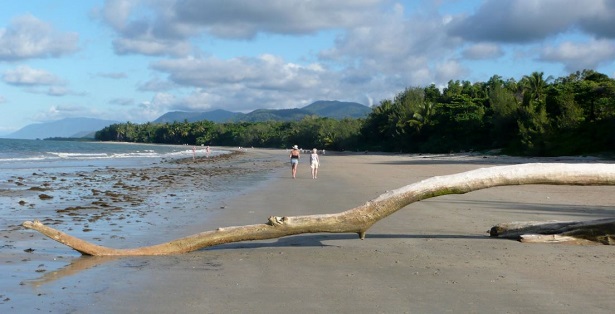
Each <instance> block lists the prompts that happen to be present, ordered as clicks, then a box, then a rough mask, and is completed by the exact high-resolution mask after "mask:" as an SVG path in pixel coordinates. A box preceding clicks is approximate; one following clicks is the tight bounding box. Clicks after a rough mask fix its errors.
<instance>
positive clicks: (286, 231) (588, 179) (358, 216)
mask: <svg viewBox="0 0 615 314" xmlns="http://www.w3.org/2000/svg"><path fill="white" fill-rule="evenodd" d="M522 184H554V185H615V166H614V165H612V164H562V163H552V164H543V163H532V164H522V165H512V166H498V167H490V168H482V169H477V170H472V171H468V172H464V173H459V174H453V175H446V176H438V177H433V178H430V179H426V180H423V181H420V182H417V183H413V184H410V185H407V186H404V187H402V188H399V189H396V190H392V191H388V192H386V193H384V194H382V195H380V196H379V197H377V198H375V199H373V200H371V201H368V202H367V203H365V204H363V205H361V206H358V207H355V208H353V209H350V210H347V211H344V212H341V213H337V214H324V215H308V216H293V217H273V216H272V217H269V220H268V222H267V223H264V224H256V225H246V226H235V227H226V228H218V229H216V230H212V231H206V232H202V233H198V234H194V235H191V236H187V237H185V238H180V239H177V240H173V241H170V242H166V243H162V244H158V245H153V246H146V247H138V248H132V249H114V248H108V247H103V246H98V245H95V244H92V243H89V242H87V241H84V240H81V239H78V238H75V237H73V236H70V235H68V234H66V233H63V232H61V231H58V230H56V229H53V228H50V227H47V226H45V225H43V224H42V223H40V222H37V221H35V222H29V221H26V222H24V223H23V226H24V227H26V228H30V229H34V230H37V231H39V232H41V233H43V234H45V235H47V236H48V237H50V238H52V239H54V240H56V241H58V242H60V243H63V244H65V245H67V246H69V247H71V248H73V249H75V250H77V251H79V252H81V253H82V254H87V255H166V254H178V253H185V252H191V251H194V250H198V249H201V248H204V247H210V246H215V245H219V244H224V243H232V242H240V241H248V240H263V239H272V238H280V237H283V236H289V235H295V234H302V233H321V232H327V233H357V234H359V237H360V238H361V239H363V238H365V233H366V232H367V230H368V229H369V228H370V227H371V226H372V225H373V224H374V223H376V222H378V221H379V220H381V219H383V218H385V217H387V216H389V215H391V214H393V213H395V212H396V211H398V210H399V209H401V208H404V207H405V206H407V205H409V204H411V203H414V202H417V201H420V200H424V199H428V198H431V197H436V196H440V195H447V194H464V193H468V192H471V191H476V190H481V189H486V188H490V187H496V186H506V185H522Z"/></svg>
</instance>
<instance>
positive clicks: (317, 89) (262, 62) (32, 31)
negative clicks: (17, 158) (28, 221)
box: [0, 0, 615, 135]
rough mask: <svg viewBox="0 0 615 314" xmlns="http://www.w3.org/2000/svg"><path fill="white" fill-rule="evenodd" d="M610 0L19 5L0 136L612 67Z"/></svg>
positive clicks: (1, 89) (142, 0)
mask: <svg viewBox="0 0 615 314" xmlns="http://www.w3.org/2000/svg"><path fill="white" fill-rule="evenodd" d="M614 60H615V1H611V0H587V1H578V0H507V1H501V0H482V1H481V0H468V1H466V0H432V1H427V0H424V1H420V0H417V1H410V0H407V1H390V0H353V1H338V0H311V1H310V0H288V1H277V0H260V1H248V0H243V1H238V0H208V1H203V0H109V1H87V0H84V1H68V0H56V1H43V0H29V1H9V2H6V3H4V4H3V5H2V10H0V110H1V112H2V114H1V115H0V135H3V134H8V133H10V132H13V131H16V130H18V129H20V128H22V127H24V126H26V125H28V124H32V123H37V122H46V121H53V120H58V119H62V118H67V117H93V118H101V119H109V120H117V121H122V122H125V121H130V122H133V123H143V122H147V121H152V120H154V119H156V118H158V117H159V116H161V115H162V114H164V113H166V112H168V111H176V110H181V111H210V110H214V109H225V110H229V111H241V112H248V111H251V110H254V109H259V108H274V109H281V108H299V107H303V106H306V105H308V104H310V103H312V102H314V101H316V100H341V101H356V102H359V103H362V104H365V105H375V104H378V103H379V102H380V101H381V100H383V99H391V98H393V97H394V96H395V95H396V94H397V93H399V92H401V91H403V90H404V89H405V88H407V87H414V86H427V85H429V84H432V83H433V84H436V85H437V86H439V87H442V86H446V84H447V82H448V81H449V80H468V81H471V82H476V81H486V80H488V79H489V78H490V77H491V76H493V75H499V76H502V77H504V78H505V79H508V78H514V79H516V80H519V79H520V78H521V77H522V76H523V75H529V74H531V73H532V72H534V71H539V72H544V74H545V77H547V76H553V77H560V76H565V75H568V74H570V73H572V72H574V71H578V70H583V69H594V70H596V71H599V72H601V73H604V74H606V75H608V76H610V77H614V76H615V61H614Z"/></svg>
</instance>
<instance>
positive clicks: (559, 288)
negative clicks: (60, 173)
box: [0, 149, 615, 313]
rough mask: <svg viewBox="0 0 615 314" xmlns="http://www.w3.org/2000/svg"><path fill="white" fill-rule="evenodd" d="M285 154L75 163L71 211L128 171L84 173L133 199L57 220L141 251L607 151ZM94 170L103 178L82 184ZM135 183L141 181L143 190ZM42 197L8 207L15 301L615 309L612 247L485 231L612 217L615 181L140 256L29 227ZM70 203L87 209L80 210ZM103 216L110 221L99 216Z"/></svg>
mask: <svg viewBox="0 0 615 314" xmlns="http://www.w3.org/2000/svg"><path fill="white" fill-rule="evenodd" d="M287 157H288V153H287V152H285V151H284V150H260V149H255V150H249V151H248V152H247V153H246V154H241V155H238V156H235V157H233V158H229V160H226V161H219V162H216V163H192V162H191V161H190V160H188V161H186V162H185V163H183V164H170V163H169V164H165V165H159V166H155V167H152V168H151V169H146V170H141V171H136V170H135V171H134V172H135V173H134V174H131V173H130V171H125V169H122V171H115V170H113V169H107V170H104V171H101V172H100V173H86V174H81V175H79V174H75V175H74V178H75V180H73V181H72V182H73V183H75V184H74V185H73V187H72V188H69V187H67V189H68V190H71V191H81V192H72V193H73V195H75V194H77V195H79V196H78V197H77V196H75V197H74V198H68V197H67V196H64V197H66V198H67V199H66V200H63V201H60V200H59V199H55V200H54V199H52V200H51V202H55V203H58V205H57V207H58V208H57V209H60V210H62V209H66V208H67V207H69V206H86V205H85V204H86V202H81V200H83V199H84V196H85V195H87V196H88V197H89V196H90V195H91V194H93V193H94V192H93V191H92V189H99V190H101V191H115V190H113V189H112V188H111V187H112V186H113V185H111V187H109V185H110V183H109V182H114V183H113V184H117V182H118V181H120V180H116V179H118V178H113V180H111V179H104V180H103V179H100V180H99V181H101V182H103V183H101V184H100V185H101V186H97V187H95V188H94V187H92V186H86V187H83V188H77V187H78V185H76V183H77V182H82V183H81V184H82V185H85V184H86V183H84V182H90V183H87V184H88V185H93V183H91V182H93V181H95V180H94V179H95V178H98V177H99V176H103V177H105V178H112V177H113V176H114V175H116V176H122V177H121V182H122V183H123V184H124V186H123V190H122V191H124V192H123V193H124V194H125V195H128V196H117V195H115V197H116V199H115V201H114V199H112V197H113V196H108V199H107V198H104V197H101V196H100V195H101V193H99V194H98V195H97V196H98V197H99V198H102V199H103V200H102V202H104V203H106V204H109V207H111V208H109V209H108V210H107V211H105V210H103V209H101V208H97V209H94V210H92V209H84V208H79V209H75V210H72V209H69V210H67V212H64V213H62V212H60V213H57V209H56V210H55V211H53V212H48V215H47V216H48V218H47V219H49V220H48V221H44V222H46V223H49V224H51V225H52V226H53V227H55V228H58V229H60V230H63V231H66V232H68V233H70V234H72V235H76V236H79V237H84V238H86V239H91V240H93V241H94V242H96V243H99V244H101V245H105V246H111V247H133V246H140V245H149V244H155V243H159V242H163V241H167V240H171V239H173V238H176V237H180V236H184V235H189V234H193V233H197V232H200V231H205V230H211V229H215V228H217V227H224V226H232V225H244V224H253V223H262V222H265V221H266V220H267V217H269V216H271V215H276V216H278V215H280V216H281V215H285V216H292V215H304V214H317V213H335V212H340V211H343V210H346V209H349V208H353V207H355V206H358V205H361V204H363V203H365V202H366V201H368V200H370V199H373V198H375V197H377V196H379V195H380V194H382V193H384V192H385V191H387V190H391V189H395V188H399V187H401V186H404V185H407V184H410V183H413V182H417V181H420V180H422V179H426V178H429V177H432V176H436V175H445V174H453V173H459V172H463V171H467V170H472V169H476V168H481V167H491V166H495V165H503V164H515V163H522V162H537V161H540V162H549V161H554V162H609V161H599V160H596V159H594V158H553V159H535V158H534V159H519V158H512V157H496V156H480V155H443V156H439V155H424V156H410V155H389V154H331V153H329V152H327V155H324V156H321V168H320V172H319V176H318V179H316V180H313V179H312V178H311V175H310V173H309V171H310V170H309V166H308V165H307V163H306V161H305V160H306V158H303V159H302V160H301V163H300V165H299V171H298V177H297V179H292V178H291V175H290V167H289V164H288V162H287V159H288V158H287ZM609 163H611V162H609ZM205 169H210V170H207V171H212V170H211V169H216V171H217V173H216V174H213V172H207V171H206V170H205ZM118 172H119V173H121V175H120V174H118ZM208 173H209V174H211V175H208ZM94 174H95V175H94ZM143 176H147V177H149V178H150V179H144V177H143ZM32 177H35V178H36V177H37V176H34V175H32V176H29V177H28V178H23V179H22V181H28V182H29V183H26V182H24V184H29V185H30V186H44V185H43V184H42V183H44V182H43V181H44V180H41V181H40V182H37V183H36V184H33V183H32V182H31V181H29V180H33V178H32ZM42 177H45V176H44V175H43V176H42ZM84 177H85V178H89V179H85V180H78V179H79V178H84ZM93 178H94V179H93ZM129 178H133V179H134V180H129ZM152 178H156V180H152ZM205 178H207V179H205ZM46 180H50V179H46ZM56 180H58V179H56ZM114 180H115V181H114ZM136 180H142V182H141V181H139V182H141V183H139V184H138V183H136ZM14 183H15V182H11V184H14ZM52 185H53V184H52ZM67 185H68V186H71V184H67ZM60 186H62V185H55V189H56V190H57V189H60V188H59V187H60ZM120 186H121V185H120ZM131 186H139V187H140V188H139V189H136V190H135V192H134V194H132V193H129V192H130V187H131ZM146 187H147V188H146ZM209 190H211V191H209ZM3 191H4V190H3ZM205 191H209V192H205ZM3 193H6V192H3ZM11 193H12V192H11ZM23 193H32V194H34V193H36V194H34V195H39V194H41V193H45V192H43V191H28V192H23ZM49 194H50V195H54V194H53V193H52V192H49ZM59 194H62V193H59ZM64 194H68V193H64ZM102 194H104V193H102ZM109 194H110V195H113V194H112V193H109ZM203 195H205V196H203ZM117 197H121V198H120V200H121V201H118V199H117ZM5 199H6V195H3V204H4V200H5ZM11 199H12V200H13V199H15V198H14V197H12V196H11ZM27 199H28V200H29V201H30V202H36V204H35V205H34V206H33V207H32V209H31V210H33V211H36V210H39V211H44V210H42V209H37V208H39V207H40V208H42V207H44V206H43V205H42V203H43V200H38V201H33V198H27ZM135 199H136V200H135ZM96 200H98V199H96ZM96 200H91V199H87V201H88V202H89V203H92V202H94V201H96ZM139 200H140V201H139ZM39 203H41V204H39ZM29 204H30V203H28V204H24V205H12V204H11V206H16V208H17V209H15V210H14V211H13V212H14V213H16V214H15V215H12V216H11V217H3V225H4V224H6V225H7V226H8V227H7V230H3V231H2V236H3V237H2V238H3V246H2V251H1V252H2V254H0V256H1V259H0V263H1V264H0V265H1V266H0V267H2V273H3V274H9V275H7V276H8V278H7V276H4V277H5V278H3V280H2V283H1V284H0V288H1V289H0V291H2V292H0V311H2V312H6V311H19V312H24V313H30V312H32V313H40V312H50V313H67V312H71V313H109V312H128V311H131V312H150V313H169V312H181V313H245V312H254V313H288V312H296V313H330V312H335V313H434V312H436V313H444V312H454V313H459V312H463V313H480V312H498V313H545V312H546V313H553V312H559V313H579V312H584V313H610V312H612V309H613V308H615V298H613V291H614V290H613V289H614V288H615V273H614V272H613V271H612V270H613V267H612V264H613V262H614V261H615V250H614V248H613V247H612V246H604V245H589V246H573V245H561V244H557V245H554V244H522V243H519V242H516V241H512V240H503V239H494V238H489V237H488V233H487V231H488V230H489V228H490V227H491V226H493V225H495V224H497V223H500V222H510V221H524V220H545V221H546V220H589V219H597V218H603V217H613V216H615V207H614V205H613V204H615V187H613V186H608V187H604V186H603V187H583V186H538V185H527V186H510V187H498V188H491V189H487V190H481V191H476V192H471V193H468V194H464V195H447V196H441V197H437V198H433V199H429V200H425V201H421V202H418V203H414V204H411V205H409V206H407V207H406V208H404V209H402V210H400V211H398V212H397V213H395V214H393V215H392V216H390V217H388V218H386V219H384V220H382V221H380V222H378V223H376V224H375V225H374V226H373V227H372V228H371V229H370V230H369V231H368V233H367V237H366V239H365V240H359V239H358V238H357V235H355V234H307V235H298V236H291V237H286V238H282V239H275V240H269V241H255V242H243V243H234V244H227V245H222V246H218V247H213V248H208V249H203V250H200V251H197V252H192V253H188V254H183V255H175V256H159V257H128V258H92V257H80V256H79V254H78V253H76V252H74V251H72V250H70V249H69V248H67V247H65V246H63V245H60V244H56V243H55V242H53V241H52V240H46V239H44V238H43V236H41V235H38V234H37V233H36V232H34V231H30V230H24V229H22V228H20V227H17V226H16V225H15V224H14V223H13V222H14V221H17V220H20V218H23V217H21V216H19V215H17V213H18V212H23V211H26V210H28V209H26V208H28V206H30V205H29ZM79 204H81V205H79ZM101 204H102V203H99V206H100V205H101ZM3 206H4V205H3ZM88 206H89V205H88ZM116 207H117V208H116ZM71 212H75V213H79V215H77V216H67V215H68V213H71ZM40 214H45V213H40ZM129 215H130V216H129ZM24 216H27V215H24ZM43 216H44V215H43ZM60 216H61V217H60ZM95 216H102V217H99V218H97V219H96V220H93V221H91V222H90V220H92V219H93V217H95ZM122 217H123V219H122ZM77 218H78V219H77ZM5 220H6V221H5ZM23 220H26V219H23ZM87 229H90V230H87ZM100 230H103V231H100ZM29 249H33V250H34V251H31V250H29Z"/></svg>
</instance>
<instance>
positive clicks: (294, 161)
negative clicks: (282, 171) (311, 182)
mask: <svg viewBox="0 0 615 314" xmlns="http://www.w3.org/2000/svg"><path fill="white" fill-rule="evenodd" d="M289 157H290V169H291V172H292V173H293V179H294V178H295V177H296V176H297V165H298V164H299V158H300V157H301V156H300V154H299V146H297V145H295V146H293V149H292V150H291V151H290V156H289Z"/></svg>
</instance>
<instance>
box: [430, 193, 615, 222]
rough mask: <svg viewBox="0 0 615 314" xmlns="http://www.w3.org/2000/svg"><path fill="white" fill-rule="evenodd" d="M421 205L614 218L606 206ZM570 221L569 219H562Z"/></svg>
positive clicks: (461, 202) (614, 211)
mask: <svg viewBox="0 0 615 314" xmlns="http://www.w3.org/2000/svg"><path fill="white" fill-rule="evenodd" d="M422 202H423V203H432V202H433V203H437V202H443V203H446V204H454V206H455V207H456V208H458V209H461V208H470V209H472V210H477V211H483V210H488V211H489V212H492V211H499V212H502V213H504V214H507V213H511V214H514V213H530V214H532V215H536V216H537V219H542V218H541V217H540V215H545V214H548V215H565V216H573V217H578V218H587V219H597V218H608V217H613V216H615V207H613V206H606V205H594V206H588V205H566V204H539V203H521V202H519V201H484V200H481V201H476V200H453V199H447V200H445V201H441V200H438V199H437V198H433V199H429V200H423V201H422ZM563 219H565V220H570V218H569V217H567V218H563Z"/></svg>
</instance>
